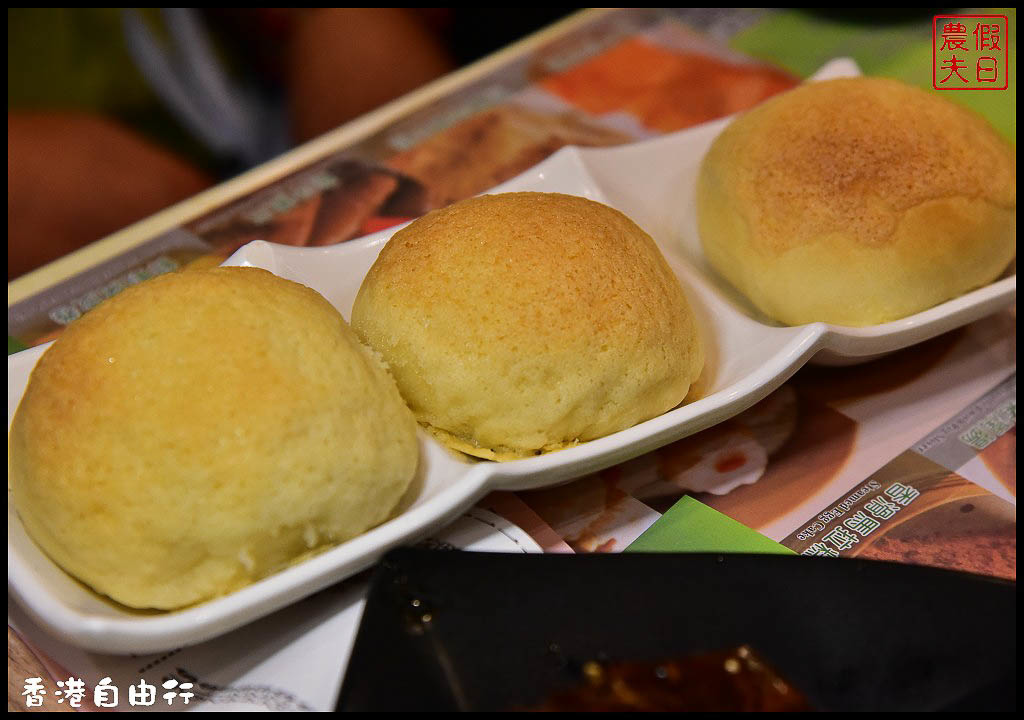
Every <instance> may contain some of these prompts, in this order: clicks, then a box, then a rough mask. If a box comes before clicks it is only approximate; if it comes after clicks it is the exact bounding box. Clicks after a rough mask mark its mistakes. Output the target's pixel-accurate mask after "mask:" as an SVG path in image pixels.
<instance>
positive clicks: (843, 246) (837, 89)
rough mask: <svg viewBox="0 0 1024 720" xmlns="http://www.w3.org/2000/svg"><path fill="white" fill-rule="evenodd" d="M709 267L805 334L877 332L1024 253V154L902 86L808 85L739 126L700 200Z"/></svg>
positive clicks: (706, 170) (709, 168) (724, 137)
mask: <svg viewBox="0 0 1024 720" xmlns="http://www.w3.org/2000/svg"><path fill="white" fill-rule="evenodd" d="M697 203H698V205H697V208H698V220H699V225H700V235H701V241H702V242H703V245H704V251H705V253H706V255H707V258H708V260H709V262H710V263H711V265H712V266H713V267H714V268H715V269H716V270H717V271H718V272H719V273H721V274H722V275H723V276H724V277H725V278H726V279H727V280H729V281H730V282H731V283H732V284H733V285H735V286H736V287H737V288H738V289H739V290H740V291H741V292H743V293H744V294H745V295H746V296H747V297H748V298H749V299H750V300H751V301H752V302H753V303H754V305H755V306H757V307H758V308H759V309H760V310H761V311H762V312H764V313H765V314H766V315H768V316H770V317H772V318H775V319H776V320H780V321H782V322H784V323H788V324H791V325H799V324H802V323H808V322H813V321H816V320H822V321H826V322H830V323H835V324H840V325H871V324H875V323H883V322H887V321H890V320H896V319H898V318H901V317H905V316H907V315H911V314H913V313H916V312H919V311H921V310H925V309H927V308H929V307H932V306H933V305H936V304H938V303H941V302H943V301H945V300H949V299H950V298H954V297H957V296H958V295H961V294H963V293H965V292H967V291H969V290H972V289H974V288H976V287H979V286H981V285H984V284H986V283H988V282H990V281H992V280H993V279H995V278H996V277H998V276H999V274H1000V273H1001V272H1002V271H1003V270H1004V269H1005V268H1006V266H1007V265H1008V264H1009V263H1010V261H1011V260H1012V259H1013V257H1014V255H1015V254H1016V245H1017V210H1016V208H1017V160H1016V152H1015V151H1014V149H1013V148H1012V147H1010V145H1009V144H1008V143H1007V142H1006V141H1005V140H1003V139H1002V138H1001V137H1000V136H999V135H998V134H997V133H996V132H995V130H993V129H992V128H991V127H990V126H989V125H988V123H986V122H985V120H984V119H983V118H982V117H981V116H979V115H977V114H975V113H973V112H971V111H969V110H966V109H964V108H963V107H961V106H959V105H956V104H954V103H952V102H949V101H947V100H945V99H943V98H940V97H937V96H935V95H933V94H930V93H927V92H924V91H922V90H918V89H916V88H912V87H910V86H908V85H904V84H903V83H900V82H897V81H895V80H885V79H881V78H856V79H844V80H831V81H828V82H820V83H810V84H807V85H804V86H802V87H799V88H797V89H795V90H792V91H790V92H788V93H785V94H784V95H779V96H778V97H776V98H773V99H772V100H769V101H768V102H766V103H764V104H763V105H760V106H758V107H757V108H755V109H753V110H751V111H750V112H748V113H747V114H746V115H744V116H742V117H741V118H739V119H737V120H736V121H735V122H734V123H732V124H731V125H730V126H729V127H728V128H726V130H725V132H723V133H722V134H721V136H719V138H718V139H717V140H716V141H715V143H714V145H713V146H712V148H711V150H710V151H709V153H708V155H707V157H706V158H705V159H704V164H703V166H702V168H701V173H700V178H699V181H698V186H697Z"/></svg>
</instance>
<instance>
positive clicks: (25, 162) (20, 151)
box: [7, 8, 569, 280]
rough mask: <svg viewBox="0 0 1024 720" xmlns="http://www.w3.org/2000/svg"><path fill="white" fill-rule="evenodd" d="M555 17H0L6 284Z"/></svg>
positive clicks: (59, 13)
mask: <svg viewBox="0 0 1024 720" xmlns="http://www.w3.org/2000/svg"><path fill="white" fill-rule="evenodd" d="M568 11H569V9H568V8H544V9H534V10H525V11H524V10H521V9H519V10H515V9H477V10H471V9H461V8H460V9H459V10H458V11H455V10H453V9H450V8H312V9H285V8H256V9H209V10H204V11H201V12H200V11H196V10H188V9H181V8H178V9H164V10H162V11H157V10H149V9H147V10H119V9H93V8H66V9H36V8H29V9H8V11H7V21H8V22H7V81H8V82H7V88H8V90H7V108H8V112H7V183H8V185H7V187H8V190H7V234H8V245H7V261H8V270H7V276H8V280H10V279H12V278H15V277H18V276H20V275H22V274H24V273H26V272H28V271H30V270H32V269H35V268H37V267H39V266H41V265H43V264H45V263H47V262H50V261H52V260H54V259H56V258H58V257H61V256H63V255H65V254H67V253H69V252H72V251H73V250H76V249H78V248H80V247H82V246H83V245H86V244H88V243H90V242H93V241H94V240H98V239H100V238H102V237H104V236H106V235H109V234H110V233H112V232H115V231H117V230H119V229H121V228H123V227H126V226H127V225H130V224H131V223H133V222H135V221H137V220H140V219H142V218H144V217H146V216H148V215H151V214H153V213H155V212H157V211H158V210H161V209H163V208H165V207H167V206H169V205H171V204H174V203H176V202H178V201H180V200H184V199H186V198H188V197H190V196H192V195H194V194H196V193H197V192H199V191H201V190H203V189H205V188H207V187H209V186H211V185H213V184H215V183H216V182H218V181H220V180H222V179H225V178H227V177H230V176H232V175H234V174H237V173H238V172H240V171H242V170H245V169H247V168H249V167H252V166H254V165H256V164H258V163H260V162H263V161H265V160H268V159H270V158H271V157H274V156H276V155H278V154H280V153H281V152H284V151H285V150H287V149H288V148H289V147H290V146H292V145H293V144H295V143H296V142H302V141H305V140H308V139H310V138H312V137H315V136H317V135H320V134H322V133H324V132H326V131H328V130H330V129H332V128H334V127H337V126H338V125H340V124H342V123H344V122H346V121H348V120H350V119H352V118H354V117H357V116H359V115H361V114H363V113H365V112H368V111H370V110H372V109H374V108H375V107H378V106H379V105H382V104H384V103H386V102H388V101H389V100H392V99H394V98H396V97H398V96H400V95H402V94H404V93H406V92H409V91H411V90H413V89H415V88H417V87H419V86H421V85H423V84H424V83H427V82H429V81H431V80H433V79H435V78H437V77H439V76H441V75H443V74H445V73H447V72H449V71H451V70H452V69H454V68H456V67H458V66H459V65H460V64H464V63H466V62H470V61H472V60H474V59H476V58H478V57H480V56H482V55H484V54H486V53H488V52H490V51H493V50H496V49H498V48H500V47H501V46H503V45H506V44H508V43H510V42H512V41H514V40H515V39H517V38H518V37H521V36H522V35H525V34H527V33H529V32H531V31H533V30H535V29H537V28H539V27H542V26H544V25H546V24H548V23H550V22H552V21H553V20H555V19H558V18H559V17H561V16H563V15H565V14H566V13H567V12H568Z"/></svg>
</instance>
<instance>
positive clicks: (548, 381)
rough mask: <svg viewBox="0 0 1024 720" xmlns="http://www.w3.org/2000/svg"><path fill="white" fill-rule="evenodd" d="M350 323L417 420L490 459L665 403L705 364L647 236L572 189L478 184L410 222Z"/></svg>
mask: <svg viewBox="0 0 1024 720" xmlns="http://www.w3.org/2000/svg"><path fill="white" fill-rule="evenodd" d="M352 327H353V328H354V329H355V331H356V332H357V333H359V335H360V337H362V338H363V340H364V341H366V342H367V343H368V344H369V345H371V346H372V347H374V348H375V349H376V350H377V351H378V352H379V353H380V354H381V355H382V356H383V357H384V359H385V360H386V361H387V363H388V365H389V366H390V368H391V372H392V374H393V375H394V377H395V380H396V381H397V382H398V387H399V389H400V390H401V392H402V395H403V397H405V400H406V402H408V403H409V406H410V407H411V408H412V410H413V412H414V413H415V414H416V417H417V418H418V419H419V420H420V422H422V423H425V424H427V425H428V426H429V427H430V428H431V429H432V430H433V431H434V433H435V435H436V436H438V437H439V438H440V439H441V440H442V441H443V442H446V443H447V444H448V445H450V446H452V447H455V448H456V449H459V450H462V451H463V452H468V453H470V454H473V455H477V456H479V457H485V458H490V459H498V460H505V459H512V458H515V457H522V456H525V455H532V454H536V453H537V452H541V451H547V450H554V449H558V448H561V447H565V446H566V445H571V444H574V443H576V442H579V441H584V440H590V439H593V438H597V437H601V436H603V435H607V434H609V433H613V432H616V431H617V430H622V429H624V428H627V427H630V426H632V425H635V424H636V423H638V422H641V421H643V420H647V419H649V418H652V417H654V416H656V415H659V414H661V413H663V412H665V411H666V410H669V409H671V408H673V407H675V406H676V405H678V404H679V403H680V402H681V401H682V400H683V398H684V397H685V396H686V393H687V390H688V389H689V387H690V385H691V384H692V383H693V381H694V380H695V379H696V378H697V376H698V375H699V374H700V371H701V368H702V366H703V352H702V349H701V344H700V340H699V338H698V335H697V330H696V326H695V322H694V318H693V314H692V312H691V310H690V308H689V305H688V304H687V301H686V298H685V296H684V295H683V291H682V289H681V288H680V287H679V282H678V280H677V279H676V277H675V275H673V273H672V271H671V270H670V269H669V267H668V264H667V263H666V262H665V259H664V258H663V257H662V256H661V253H660V252H659V251H658V248H657V246H656V245H655V244H654V241H653V240H651V238H650V236H648V235H647V234H646V233H645V232H644V231H643V230H641V229H640V228H639V227H637V226H636V224H634V223H633V222H632V221H631V220H630V219H629V218H627V217H626V216H625V215H623V214H622V213H620V212H618V211H617V210H613V209H612V208H609V207H606V206H604V205H601V204H599V203H596V202H592V201H590V200H586V199H584V198H579V197H572V196H569V195H558V194H545V193H510V194H506V195H485V196H483V197H478V198H472V199H470V200H465V201H463V202H460V203H457V204H455V205H451V206H449V207H447V208H445V209H443V210H437V211H434V212H432V213H430V214H429V215H426V216H424V217H423V218H421V219H420V220H417V221H416V222H415V223H413V224H412V225H410V226H409V227H407V228H405V229H404V230H402V231H400V232H398V233H396V234H395V236H394V237H393V238H392V239H391V241H390V242H389V243H388V244H387V245H386V246H385V248H384V250H383V251H382V252H381V254H380V257H379V258H378V260H377V262H376V263H375V264H374V265H373V267H372V268H371V269H370V272H369V274H368V275H367V276H366V279H365V280H364V281H363V285H362V287H361V288H360V290H359V294H358V296H357V297H356V301H355V306H354V307H353V309H352Z"/></svg>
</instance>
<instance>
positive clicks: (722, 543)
mask: <svg viewBox="0 0 1024 720" xmlns="http://www.w3.org/2000/svg"><path fill="white" fill-rule="evenodd" d="M626 552H693V553H741V552H742V553H773V554H777V555H795V553H794V552H793V551H792V550H790V549H789V548H786V547H783V546H782V545H779V544H778V543H777V542H775V541H774V540H772V539H770V538H767V537H765V536H764V535H762V534H761V533H759V532H757V531H755V530H751V529H750V528H748V527H747V526H746V525H743V524H742V523H738V522H736V521H735V520H733V519H732V518H730V517H726V516H725V515H723V514H722V513H720V512H718V511H717V510H714V509H712V508H709V507H708V506H707V505H705V504H704V503H701V502H698V501H697V500H694V499H693V498H692V497H690V496H689V495H687V496H684V497H683V498H682V499H681V500H680V501H679V502H677V503H676V504H675V505H673V506H672V507H671V508H669V511H668V512H667V513H665V514H664V515H662V516H661V518H659V519H658V521H657V522H655V523H654V524H653V525H651V526H650V527H649V528H647V530H646V531H645V532H644V534H643V535H641V536H640V537H638V538H637V539H636V540H634V541H633V543H632V544H631V545H630V546H629V547H627V548H626Z"/></svg>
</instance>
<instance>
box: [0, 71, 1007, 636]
mask: <svg viewBox="0 0 1024 720" xmlns="http://www.w3.org/2000/svg"><path fill="white" fill-rule="evenodd" d="M856 74H858V70H857V67H856V66H855V65H854V64H853V63H852V61H848V60H838V61H834V62H832V63H829V64H828V65H827V66H826V67H824V68H823V69H822V70H821V71H820V72H819V73H818V74H817V75H816V76H815V79H826V78H832V77H840V76H851V75H856ZM728 123H729V118H725V119H722V120H719V121H716V122H712V123H708V124H705V125H701V126H698V127H695V128H691V129H688V130H684V131H681V132H677V133H674V134H672V135H668V136H665V137H661V138H658V139H654V140H650V141H646V142H642V143H637V144H633V145H628V146H622V147H616V148H604V149H579V148H565V149H563V150H561V151H559V152H557V153H556V154H554V155H553V156H551V157H550V158H548V159H547V160H545V161H544V162H542V163H540V164H539V165H538V166H536V167H535V168H533V169H531V170H529V171H527V172H526V173H524V174H522V175H520V176H519V177H517V178H515V179H513V180H511V181H509V182H507V183H504V184H503V185H501V186H499V187H498V188H495V191H496V192H504V191H513V190H538V191H551V192H563V193H569V194H574V195H582V196H585V197H588V198H592V199H594V200H598V201H600V202H604V203H606V204H609V205H612V206H614V207H617V208H619V209H620V210H622V211H623V212H625V213H626V214H627V215H629V216H630V217H632V218H633V219H634V220H635V221H636V222H637V223H638V224H639V225H640V226H641V227H643V228H644V229H645V230H647V231H648V232H649V233H650V234H651V235H652V236H653V237H654V239H655V240H656V241H657V243H658V245H659V246H660V248H661V250H662V252H663V253H664V254H665V257H666V258H667V259H668V262H669V264H670V265H671V267H672V268H673V270H674V271H675V272H676V273H677V274H678V276H679V278H680V280H681V282H682V284H683V287H684V288H685V289H686V290H687V294H688V296H689V299H690V302H691V303H692V305H693V307H694V308H695V311H696V313H697V316H698V319H699V322H700V326H701V329H702V332H703V335H704V341H705V343H706V347H707V366H706V368H705V374H704V376H703V377H702V379H701V385H702V389H703V397H702V398H701V399H699V400H697V401H696V402H693V403H691V404H688V405H684V406H682V407H679V408H676V409H675V410H672V411H670V412H667V413H665V414H664V415H661V416H660V417H656V418H654V419H652V420H648V421H647V422H644V423H641V424H640V425H637V426H635V427H632V428H630V429H628V430H623V431H622V432H618V433H615V434H614V435H611V436H608V437H605V438H601V439H599V440H594V441H591V442H588V443H585V444H582V445H580V446H577V447H574V448H570V449H567V450H563V451H561V452H556V453H552V454H549V455H543V456H539V457H533V458H528V459H524V460H518V461H515V462H509V463H500V464H499V463H491V462H480V461H473V460H470V459H460V458H457V457H455V456H454V455H453V454H450V453H448V452H447V451H445V450H444V449H442V448H441V447H440V446H439V445H438V444H437V443H436V442H435V441H434V440H433V439H431V438H430V437H428V436H427V435H426V434H425V433H424V434H421V448H422V456H421V457H422V462H421V467H420V472H419V476H418V479H417V482H416V483H415V485H414V488H413V490H412V492H410V494H409V496H408V501H407V502H406V503H405V505H404V510H403V511H402V512H401V514H399V515H398V516H397V517H396V518H394V519H393V520H391V521H389V522H387V523H384V524H383V525H381V526H380V527H377V528H375V529H373V530H370V531H369V532H367V533H365V534H364V535H361V536H360V537H357V538H355V539H354V540H350V541H349V542H346V543H344V544H342V545H340V546H338V547H336V548H334V549H332V550H330V551H327V552H325V553H323V554H321V555H319V556H317V557H314V558H313V559H310V560H307V561H305V562H303V563H302V564H300V565H298V566H296V567H292V568H289V569H287V570H284V571H281V572H279V573H277V574H276V575H273V576H272V577H269V578H266V579H264V580H262V581H260V582H258V583H255V584H253V585H251V586H249V587H247V588H244V589H242V590H239V591H237V592H235V593H233V594H231V595H228V596H226V597H223V598H219V599H217V600H213V601H210V602H207V603H203V604H202V605H199V606H196V607H192V608H188V609H185V610H181V611H178V612H171V613H161V614H141V613H132V612H130V611H128V610H125V609H123V608H119V607H115V606H114V605H113V604H111V603H108V602H106V601H104V600H103V599H101V598H100V597H98V596H97V595H95V594H94V593H92V592H91V591H89V590H88V589H86V588H85V587H83V586H82V585H80V584H79V583H77V582H76V581H75V580H72V579H71V578H70V577H68V576H67V575H66V574H65V573H64V572H63V571H61V570H60V569H59V568H57V567H56V566H55V565H54V564H53V563H52V562H51V561H50V560H49V559H48V558H47V557H46V556H45V555H43V554H42V553H41V552H40V551H39V549H38V548H37V547H36V546H35V544H34V543H33V542H32V541H31V540H30V539H29V538H28V537H27V536H26V534H25V532H24V529H23V528H22V526H21V523H20V522H19V520H18V517H17V515H16V513H15V511H14V509H13V507H12V506H11V501H10V494H9V493H8V504H7V505H8V509H7V518H8V555H7V557H8V587H9V589H10V591H11V593H12V594H13V596H14V597H15V598H16V599H17V600H18V601H19V602H20V603H22V604H23V605H24V606H25V608H26V609H27V610H28V611H29V613H31V615H32V616H33V617H34V618H35V619H36V620H37V621H38V622H39V623H40V624H41V625H43V626H44V627H46V628H48V629H49V630H51V631H52V632H54V633H56V634H57V635H59V636H60V637H62V638H64V639H65V640H67V641H68V642H71V643H74V644H77V645H80V646H83V647H86V648H89V649H92V650H97V651H104V652H114V653H124V652H136V653H138V652H155V651H160V650H164V649H167V648H171V647H175V646H180V645H186V644H191V643H196V642H200V641H202V640H205V639H207V638H210V637H213V636H215V635H217V634H220V633H224V632H227V631H229V630H232V629H234V628H236V627H238V626H240V625H243V624H244V623H247V622H249V621H252V620H254V619H256V618H258V617H260V616H263V615H266V614H267V613H270V612H272V611H274V610H276V609H278V608H280V607H283V606H285V605H287V604H289V603H291V602H294V601H296V600H298V599H300V598H303V597H305V596H307V595H309V594H311V593H313V592H316V591H317V590H319V589H321V588H323V587H325V586H327V585H329V584H331V583H334V582H337V581H338V580H341V579H342V578H345V577H348V576H350V575H352V574H354V573H356V572H358V571H359V570H362V569H364V568H366V567H368V566H369V565H371V564H372V563H373V562H375V561H376V560H377V559H378V558H379V557H380V556H381V555H382V554H383V553H384V552H385V551H387V550H388V549H390V548H391V547H394V546H396V545H399V544H402V543H407V542H410V541H413V540H415V539H417V538H419V537H421V536H423V535H425V534H426V533H428V532H430V531H432V530H434V529H436V528H438V527H440V526H443V525H445V524H446V523H448V522H450V521H451V520H452V519H454V518H455V517H456V516H457V515H458V514H459V513H461V512H462V511H464V510H465V509H466V508H468V507H469V506H471V505H472V504H473V503H474V502H475V501H477V500H478V499H480V498H481V497H482V496H483V495H485V494H486V493H488V492H490V491H491V490H526V489H531V488H539V487H544V486H548V485H554V484H557V483H561V482H564V481H566V480H569V479H571V478H575V477H579V476H582V475H585V474H587V473H591V472H594V471H597V470H599V469H601V468H604V467H607V466H609V465H613V464H615V463H620V462H623V461H625V460H627V459H629V458H632V457H635V456H637V455H640V454H642V453H646V452H648V451H650V450H653V449H654V448H657V447H659V446H662V445H665V444H666V443H669V442H672V441H674V440H677V439H679V438H682V437H684V436H686V435H690V434H692V433H695V432H697V431H699V430H703V429H704V428H707V427H709V426H711V425H714V424H715V423H718V422H720V421H722V420H725V419H726V418H729V417H731V416H733V415H735V414H737V413H739V412H740V411H742V410H744V409H745V408H747V407H749V406H751V405H753V404H754V403H756V402H757V401H758V400H760V399H761V398H763V397H765V396H766V395H768V394H769V393H770V392H772V391H773V390H774V389H775V388H777V387H778V386H779V385H781V384H782V383H783V382H784V381H785V380H786V379H787V378H789V377H790V376H791V375H792V374H793V373H794V372H795V371H796V370H797V369H798V368H800V367H801V366H802V365H803V364H804V363H806V362H808V361H809V360H811V359H812V358H813V359H815V360H816V361H824V362H829V363H852V362H858V361H863V360H866V359H870V358H872V357H876V356H878V355H880V354H884V353H888V352H892V351H894V350H898V349H900V348H904V347H907V346H909V345H913V344H914V343H918V342H921V341H923V340H926V339H928V338H931V337H933V336H936V335H939V334H940V333H944V332H946V331H948V330H951V329H953V328H956V327H958V326H961V325H964V324H966V323H969V322H971V321H973V320H976V319H978V318H980V317H983V316H985V315H987V314H989V313H991V312H993V311H995V310H997V309H999V308H1001V307H1003V306H1006V305H1009V304H1011V303H1012V302H1014V301H1015V299H1016V292H1017V279H1016V275H1013V276H1011V277H1005V278H1003V279H1000V280H998V281H997V282H995V283H993V284H991V285H989V286H987V287H984V288H981V289H979V290H976V291H974V292H971V293H968V294H967V295H964V296H963V297H960V298H957V299H955V300H951V301H949V302H946V303H943V304H942V305H939V306H938V307H934V308H932V309H930V310H927V311H925V312H922V313H919V314H917V315H914V316H912V317H908V318H905V319H903V320H899V321H897V322H891V323H886V324H884V325H877V326H873V327H866V328H847V327H836V326H831V325H827V324H824V323H813V324H810V325H803V326H799V327H780V326H777V325H775V324H773V323H771V322H769V321H766V320H765V319H764V318H762V317H761V316H759V314H758V313H757V312H756V311H755V310H754V309H753V308H752V306H751V305H750V304H749V303H748V302H747V301H746V300H744V299H743V298H742V297H740V296H739V295H738V294H736V293H735V291H733V290H732V289H730V288H729V287H728V286H727V285H726V284H725V283H724V282H723V281H722V280H720V279H719V278H717V277H716V276H715V274H714V273H713V272H712V271H711V270H710V269H709V268H708V267H707V265H706V263H705V261H704V259H703V256H702V254H701V250H700V245H699V242H698V238H697V229H696V221H695V212H694V205H695V201H694V197H693V196H694V186H695V182H696V175H697V169H698V167H699V164H700V160H701V158H702V157H703V155H704V153H705V152H706V150H707V148H708V147H709V145H710V144H711V142H712V140H713V139H714V138H715V136H716V135H717V134H718V133H719V132H720V131H721V130H722V129H723V128H724V127H725V126H726V125H727V124H728ZM394 231H395V229H394V228H392V229H390V230H387V231H384V232H380V233H377V234H375V235H370V236H368V237H365V238H362V239H359V240H354V241H351V242H348V243H345V244H342V245H335V246H331V247H324V248H294V247H288V246H283V245H271V244H269V243H265V242H254V243H251V244H249V245H247V246H245V247H243V248H242V249H240V250H239V251H238V252H237V253H235V254H234V255H233V256H232V257H231V258H230V259H229V260H228V263H227V264H229V265H251V266H255V267H261V268H265V269H267V270H270V271H271V272H274V273H275V274H277V275H280V276H281V277H285V278H289V279H291V280H296V281H298V282H301V283H303V284H305V285H308V286H309V287H312V288H314V289H315V290H317V291H319V292H320V293H322V294H323V295H324V296H325V297H326V298H327V299H328V300H329V301H330V302H332V303H333V304H334V305H335V306H336V307H337V308H338V309H339V310H340V311H341V312H342V313H343V314H344V315H345V317H346V318H347V317H348V316H349V313H350V311H351V308H352V302H353V300H354V299H355V295H356V292H357V291H358V289H359V286H360V283H361V282H362V279H363V276H364V275H365V274H366V272H367V270H368V269H369V268H370V266H371V265H372V264H373V262H374V260H375V259H376V257H377V254H378V253H379V252H380V249H381V248H382V247H383V246H384V244H385V243H386V242H387V241H388V239H389V238H390V236H391V235H392V234H393V233H394ZM45 349H46V346H42V347H39V348H33V349H31V350H26V351H25V352H21V353H18V354H16V355H12V356H10V357H9V358H8V361H7V367H8V375H7V378H8V379H7V391H8V399H7V419H8V426H9V425H10V421H11V418H12V416H13V414H14V410H15V408H16V407H17V403H18V401H19V400H20V398H21V395H22V393H23V392H24V388H25V385H26V383H27V380H28V375H29V373H30V371H31V369H32V367H33V366H34V365H35V363H36V361H37V360H38V358H39V357H40V356H41V355H42V353H43V352H44V351H45ZM581 361H585V359H583V358H581Z"/></svg>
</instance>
